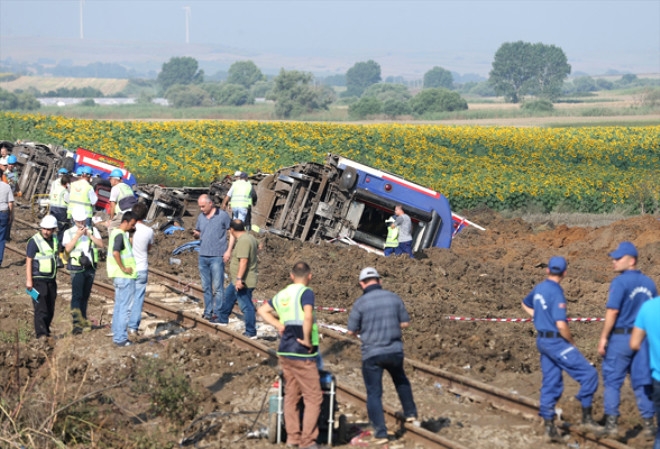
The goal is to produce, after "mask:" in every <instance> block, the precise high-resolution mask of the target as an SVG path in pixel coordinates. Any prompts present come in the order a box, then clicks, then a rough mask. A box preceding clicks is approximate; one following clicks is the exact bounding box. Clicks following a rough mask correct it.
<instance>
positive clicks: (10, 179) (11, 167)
mask: <svg viewBox="0 0 660 449" xmlns="http://www.w3.org/2000/svg"><path fill="white" fill-rule="evenodd" d="M16 162H17V159H16V156H14V155H13V154H10V155H9V156H7V169H6V170H5V178H7V184H9V187H11V191H12V193H13V194H14V196H19V197H20V196H21V193H20V191H19V190H18V173H17V172H16Z"/></svg>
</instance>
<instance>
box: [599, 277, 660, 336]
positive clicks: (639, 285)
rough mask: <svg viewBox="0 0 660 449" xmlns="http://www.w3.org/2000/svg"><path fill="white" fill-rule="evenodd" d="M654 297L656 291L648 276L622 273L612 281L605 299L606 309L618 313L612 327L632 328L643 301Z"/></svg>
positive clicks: (656, 293) (656, 294)
mask: <svg viewBox="0 0 660 449" xmlns="http://www.w3.org/2000/svg"><path fill="white" fill-rule="evenodd" d="M656 296H658V290H657V289H656V287H655V284H654V283H653V281H652V280H651V279H650V278H649V277H648V276H646V275H643V274H642V273H641V272H640V271H639V270H626V271H623V272H622V273H621V274H619V275H618V276H617V277H615V278H614V279H613V280H612V283H611V284H610V293H609V297H608V299H607V308H608V309H616V310H618V311H619V314H618V315H617V317H616V321H615V322H614V327H615V328H624V329H630V328H632V327H633V324H634V323H635V317H636V316H637V312H639V308H640V307H642V304H643V303H644V302H645V301H648V300H649V299H651V298H654V297H656Z"/></svg>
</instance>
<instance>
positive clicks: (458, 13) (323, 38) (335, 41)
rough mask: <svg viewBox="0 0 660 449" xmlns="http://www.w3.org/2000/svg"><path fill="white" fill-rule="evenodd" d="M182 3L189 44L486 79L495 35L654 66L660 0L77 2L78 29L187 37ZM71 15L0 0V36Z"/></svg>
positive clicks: (596, 65) (608, 61)
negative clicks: (392, 61)
mask: <svg viewBox="0 0 660 449" xmlns="http://www.w3.org/2000/svg"><path fill="white" fill-rule="evenodd" d="M184 6H189V7H190V11H191V17H190V42H191V44H215V45H221V46H223V47H224V46H226V47H228V48H234V49H237V50H241V51H245V52H254V53H255V54H258V53H261V52H268V53H276V54H283V55H301V56H302V55H310V54H315V53H318V54H324V55H329V56H332V57H335V58H342V57H343V58H347V60H351V61H353V62H355V61H356V60H364V59H368V58H373V59H374V60H376V61H378V58H379V57H383V58H386V57H387V56H388V55H389V56H392V55H401V56H405V57H406V58H408V59H414V58H415V55H426V56H428V55H438V56H437V58H438V60H440V61H441V62H442V64H439V65H443V66H447V65H451V63H452V61H454V63H455V65H456V66H457V67H458V66H460V67H463V68H464V70H463V71H466V70H469V69H471V68H473V69H474V71H478V72H481V74H483V75H487V72H488V70H489V69H490V67H489V65H490V63H491V62H492V57H493V55H494V53H495V51H496V50H497V48H498V47H499V46H500V45H501V44H502V43H503V42H513V41H517V40H523V41H527V42H543V43H545V44H554V45H557V46H559V47H561V48H562V49H563V50H564V52H565V53H566V55H567V57H568V59H569V63H571V65H572V66H573V71H576V70H577V71H587V70H588V71H591V72H592V73H593V72H594V71H598V70H600V69H606V68H612V69H617V70H623V71H626V70H629V71H631V72H634V73H660V0H644V1H631V0H627V1H607V0H600V1H596V0H592V1H570V0H565V1H541V0H519V1H437V0H428V1H375V0H374V1H348V0H346V1H330V0H328V1H319V0H317V1H302V0H301V1H278V0H262V1H217V0H206V1H201V0H198V1H180V0H153V1H143V0H131V1H123V0H85V1H84V6H83V17H84V37H85V39H88V40H103V41H110V40H121V41H133V42H151V43H163V44H167V43H185V11H184V8H183V7H184ZM79 11H80V1H79V0H70V1H63V0H46V1H38V0H0V35H1V36H3V37H11V38H16V37H19V36H31V37H43V38H71V39H76V38H79V34H80V23H79ZM4 42H7V41H4ZM3 45H7V44H6V43H5V44H3ZM5 50H7V49H5ZM3 53H7V51H4V50H3V49H2V48H0V58H3ZM44 56H48V55H44ZM360 58H362V59H360ZM447 68H449V69H450V70H456V69H455V68H453V67H447ZM457 71H460V70H457Z"/></svg>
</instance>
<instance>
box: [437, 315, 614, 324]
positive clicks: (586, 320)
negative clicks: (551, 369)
mask: <svg viewBox="0 0 660 449" xmlns="http://www.w3.org/2000/svg"><path fill="white" fill-rule="evenodd" d="M446 319H448V320H452V321H489V322H492V323H528V322H531V321H532V318H471V317H466V316H451V315H450V316H448V317H446ZM566 321H576V322H579V323H589V322H593V321H605V318H566Z"/></svg>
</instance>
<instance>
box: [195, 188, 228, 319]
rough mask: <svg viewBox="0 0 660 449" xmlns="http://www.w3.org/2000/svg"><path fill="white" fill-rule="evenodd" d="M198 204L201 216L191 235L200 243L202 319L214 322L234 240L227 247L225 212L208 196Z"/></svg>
mask: <svg viewBox="0 0 660 449" xmlns="http://www.w3.org/2000/svg"><path fill="white" fill-rule="evenodd" d="M197 205H198V206H199V209H200V211H201V213H200V214H199V216H198V217H197V224H196V225H195V230H194V231H193V235H194V236H195V238H198V239H200V241H201V243H200V245H199V259H198V264H199V276H200V278H201V280H202V289H203V290H204V315H202V317H203V318H204V319H206V320H209V321H214V320H216V319H217V318H218V315H219V314H220V306H221V305H222V300H223V288H222V287H223V285H224V276H225V263H226V262H228V261H229V257H230V256H231V248H232V246H233V244H234V241H233V237H231V236H229V245H228V244H227V230H228V229H229V222H230V220H229V215H228V214H227V212H225V211H224V210H221V209H219V208H217V207H215V205H214V204H213V200H212V199H211V198H210V197H209V196H208V195H200V197H199V198H198V200H197Z"/></svg>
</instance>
